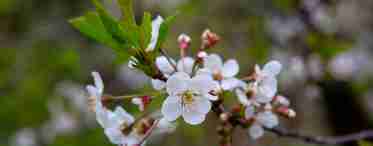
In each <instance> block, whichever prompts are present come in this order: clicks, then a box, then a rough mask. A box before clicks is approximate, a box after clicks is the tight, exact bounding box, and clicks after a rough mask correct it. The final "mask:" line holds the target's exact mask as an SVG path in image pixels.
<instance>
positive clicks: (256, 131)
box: [249, 123, 264, 139]
mask: <svg viewBox="0 0 373 146" xmlns="http://www.w3.org/2000/svg"><path fill="white" fill-rule="evenodd" d="M249 135H250V136H251V138H253V139H258V138H260V137H262V136H263V135H264V129H263V127H262V126H261V125H259V124H257V123H254V124H253V125H251V127H250V128H249Z"/></svg>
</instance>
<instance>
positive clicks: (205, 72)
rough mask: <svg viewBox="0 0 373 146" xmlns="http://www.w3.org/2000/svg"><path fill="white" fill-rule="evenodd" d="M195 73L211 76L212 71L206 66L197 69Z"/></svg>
mask: <svg viewBox="0 0 373 146" xmlns="http://www.w3.org/2000/svg"><path fill="white" fill-rule="evenodd" d="M196 75H208V76H211V78H212V75H213V73H212V72H211V70H209V69H207V68H201V69H198V70H197V72H196Z"/></svg>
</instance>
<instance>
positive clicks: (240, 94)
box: [236, 89, 251, 106]
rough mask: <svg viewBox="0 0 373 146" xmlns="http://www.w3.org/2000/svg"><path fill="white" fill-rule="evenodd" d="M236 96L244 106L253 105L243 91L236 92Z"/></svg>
mask: <svg viewBox="0 0 373 146" xmlns="http://www.w3.org/2000/svg"><path fill="white" fill-rule="evenodd" d="M236 95H237V97H238V101H239V102H240V103H241V104H243V105H246V106H248V105H251V101H250V100H249V99H248V97H247V96H246V93H245V92H244V91H242V90H241V89H237V90H236Z"/></svg>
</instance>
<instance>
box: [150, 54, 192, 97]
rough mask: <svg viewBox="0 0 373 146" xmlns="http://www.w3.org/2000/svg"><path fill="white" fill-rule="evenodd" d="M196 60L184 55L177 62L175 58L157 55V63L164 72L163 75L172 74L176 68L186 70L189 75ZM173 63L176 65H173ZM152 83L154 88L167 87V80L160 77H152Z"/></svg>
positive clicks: (179, 70)
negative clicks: (159, 78)
mask: <svg viewBox="0 0 373 146" xmlns="http://www.w3.org/2000/svg"><path fill="white" fill-rule="evenodd" d="M194 62H195V60H194V59H193V58H191V57H183V58H181V59H180V60H179V61H178V62H177V63H176V62H175V61H174V60H173V59H170V60H167V58H166V57H165V56H159V57H157V59H156V62H155V63H156V65H157V67H158V69H159V70H160V71H161V72H162V73H163V75H164V76H166V77H169V76H170V75H172V74H173V73H175V72H176V70H177V71H178V72H185V73H187V74H189V75H190V74H192V72H193V65H194ZM171 63H172V64H174V65H176V66H173V65H172V64H171ZM175 67H176V70H175ZM152 85H153V88H154V89H156V90H162V89H165V87H166V82H164V81H161V80H158V79H152Z"/></svg>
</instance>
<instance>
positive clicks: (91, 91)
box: [86, 85, 101, 101]
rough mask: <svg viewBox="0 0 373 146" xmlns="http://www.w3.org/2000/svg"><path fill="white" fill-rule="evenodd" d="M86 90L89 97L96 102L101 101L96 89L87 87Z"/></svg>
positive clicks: (90, 86)
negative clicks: (93, 98)
mask: <svg viewBox="0 0 373 146" xmlns="http://www.w3.org/2000/svg"><path fill="white" fill-rule="evenodd" d="M86 88H87V91H88V94H89V96H93V97H95V98H96V101H101V94H100V93H99V91H98V90H97V88H96V87H94V86H92V85H88V86H87V87H86Z"/></svg>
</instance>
